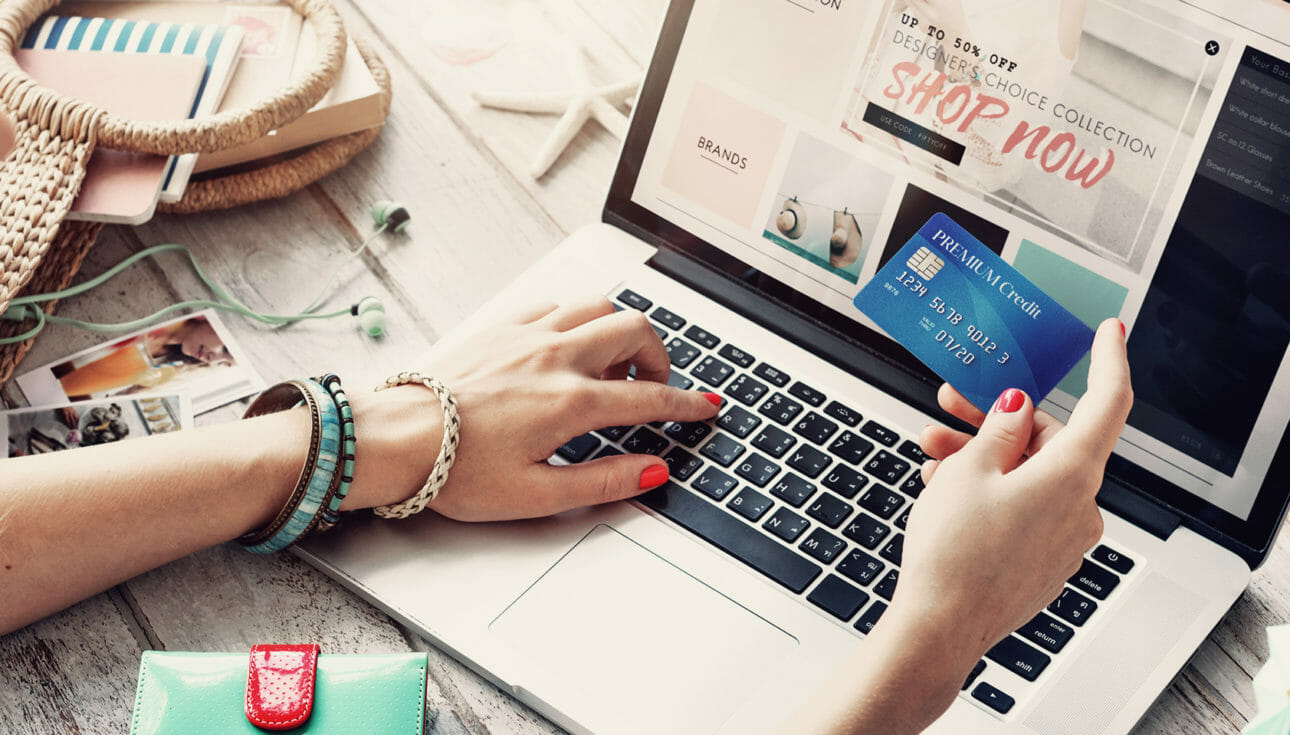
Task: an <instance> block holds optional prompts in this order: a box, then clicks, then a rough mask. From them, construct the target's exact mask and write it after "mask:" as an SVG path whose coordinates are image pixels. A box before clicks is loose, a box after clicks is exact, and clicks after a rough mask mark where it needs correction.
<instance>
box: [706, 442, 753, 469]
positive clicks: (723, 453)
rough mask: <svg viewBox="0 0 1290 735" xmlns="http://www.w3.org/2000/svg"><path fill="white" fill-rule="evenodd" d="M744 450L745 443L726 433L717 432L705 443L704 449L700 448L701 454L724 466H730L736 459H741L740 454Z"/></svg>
mask: <svg viewBox="0 0 1290 735" xmlns="http://www.w3.org/2000/svg"><path fill="white" fill-rule="evenodd" d="M744 451H745V450H744V445H742V444H740V443H739V442H737V441H735V440H734V439H733V438H731V437H729V436H726V435H725V434H717V435H716V436H714V437H712V440H711V441H709V442H708V443H707V444H704V445H703V449H700V450H699V454H702V455H703V456H705V457H707V458H708V459H710V460H712V461H713V462H716V463H717V464H719V465H721V466H722V467H729V466H730V465H731V464H733V463H734V461H735V460H736V459H739V455H741V454H743V453H744Z"/></svg>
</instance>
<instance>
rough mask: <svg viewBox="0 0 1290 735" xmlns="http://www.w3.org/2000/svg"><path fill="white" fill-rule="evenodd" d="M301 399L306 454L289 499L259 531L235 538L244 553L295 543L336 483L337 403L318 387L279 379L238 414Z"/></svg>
mask: <svg viewBox="0 0 1290 735" xmlns="http://www.w3.org/2000/svg"><path fill="white" fill-rule="evenodd" d="M301 399H303V403H304V404H305V405H306V406H308V407H309V413H310V417H311V418H312V424H313V428H312V431H311V434H310V441H309V454H308V455H307V456H306V458H305V465H304V467H303V468H302V469H301V471H300V477H299V479H298V480H297V481H296V487H295V489H294V490H293V491H292V493H291V497H290V498H289V499H288V501H287V503H286V505H284V506H283V508H282V510H281V511H280V512H279V513H278V515H277V517H276V518H275V519H274V520H273V522H272V523H270V524H269V525H268V526H266V527H265V528H264V529H262V530H261V531H259V532H258V533H255V534H251V535H248V536H244V537H242V538H241V539H238V541H239V542H240V543H242V545H243V546H245V547H246V549H247V551H251V552H254V553H257V554H267V553H271V552H274V551H280V550H282V549H285V548H286V547H288V546H290V545H291V544H293V543H295V542H296V541H297V540H299V539H300V538H302V537H303V536H305V535H306V534H307V533H309V532H310V531H312V530H313V529H314V527H315V526H316V525H317V522H318V521H319V519H320V517H321V515H322V511H323V509H324V508H326V507H329V504H330V502H331V500H332V498H333V497H334V496H335V494H336V491H337V489H338V487H339V483H340V481H341V473H339V472H338V471H337V470H338V469H340V460H341V451H342V441H341V437H342V433H343V429H342V428H341V416H340V410H339V409H338V408H337V403H336V401H335V400H333V399H332V396H331V394H330V393H329V392H328V391H327V389H325V388H323V386H321V385H319V384H318V383H316V382H314V381H312V380H288V381H286V382H283V383H279V384H277V385H275V386H273V387H272V388H270V389H269V390H267V391H265V392H264V393H262V394H260V396H259V398H257V399H256V400H255V401H254V402H252V404H251V407H250V408H248V409H247V410H246V413H245V414H244V415H243V418H252V417H255V416H262V415H264V414H267V413H274V412H276V411H281V410H284V409H287V408H292V407H294V406H298V405H300V403H301V402H302V400H301ZM351 433H352V423H351ZM351 471H352V462H351ZM347 491H348V488H347ZM338 505H339V504H338Z"/></svg>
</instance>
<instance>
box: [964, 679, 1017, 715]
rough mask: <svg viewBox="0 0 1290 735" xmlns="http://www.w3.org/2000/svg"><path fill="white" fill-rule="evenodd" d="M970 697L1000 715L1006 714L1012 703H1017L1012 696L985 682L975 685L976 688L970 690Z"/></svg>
mask: <svg viewBox="0 0 1290 735" xmlns="http://www.w3.org/2000/svg"><path fill="white" fill-rule="evenodd" d="M972 698H973V699H975V700H976V701H978V702H981V703H982V704H984V705H985V706H987V707H989V708H990V709H992V710H994V711H995V712H998V713H999V714H1001V715H1006V714H1008V711H1009V710H1011V709H1012V705H1014V704H1016V703H1017V702H1016V700H1014V699H1013V698H1012V697H1009V696H1008V695H1007V694H1004V693H1003V692H1001V691H999V690H998V689H995V688H994V687H992V686H990V685H989V684H986V683H985V682H981V683H980V684H977V685H976V689H973V690H972Z"/></svg>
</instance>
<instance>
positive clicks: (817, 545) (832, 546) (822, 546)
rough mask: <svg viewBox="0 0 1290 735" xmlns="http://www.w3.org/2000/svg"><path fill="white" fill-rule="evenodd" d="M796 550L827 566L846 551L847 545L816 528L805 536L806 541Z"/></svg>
mask: <svg viewBox="0 0 1290 735" xmlns="http://www.w3.org/2000/svg"><path fill="white" fill-rule="evenodd" d="M798 548H800V549H801V550H802V551H805V552H806V553H808V554H810V555H811V556H813V557H815V558H816V559H819V560H820V561H822V562H824V563H825V564H828V563H829V562H831V561H833V560H834V559H835V558H837V556H838V555H839V554H841V553H842V552H844V551H846V549H847V545H846V542H844V541H843V540H842V539H840V538H838V537H837V536H834V535H833V534H831V533H829V532H828V531H825V530H824V529H822V528H817V529H815V530H814V531H811V535H810V536H807V537H806V540H805V541H803V542H802V545H801V546H799V547H798Z"/></svg>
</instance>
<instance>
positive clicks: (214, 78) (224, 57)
mask: <svg viewBox="0 0 1290 735" xmlns="http://www.w3.org/2000/svg"><path fill="white" fill-rule="evenodd" d="M114 8H115V6H112V7H109V8H96V7H91V8H89V9H90V10H95V9H98V10H110V9H114ZM242 37H243V30H242V28H241V27H239V26H225V25H200V24H193V23H186V22H182V21H180V22H173V23H171V22H160V23H158V22H147V21H145V22H138V21H132V20H128V19H126V18H125V17H116V18H103V17H79V16H48V17H46V18H45V19H44V20H42V21H41V22H39V23H37V24H35V25H33V26H32V27H31V28H30V29H29V30H28V32H27V35H26V36H25V37H24V38H23V41H22V48H25V49H58V50H66V51H92V52H124V53H137V54H182V55H192V56H196V57H198V58H201V59H204V60H205V62H206V69H205V72H204V73H203V75H202V80H201V82H200V83H199V85H198V89H197V99H196V100H195V101H194V102H193V104H192V108H191V109H190V110H189V112H188V114H187V117H190V118H196V117H204V116H207V115H210V114H212V113H213V112H215V110H216V109H217V108H218V106H219V103H220V100H221V99H222V98H223V96H224V93H225V90H226V89H227V88H228V84H229V79H230V78H231V77H232V73H233V70H234V65H235V64H236V63H237V61H238V54H239V51H240V49H241V46H242ZM196 162H197V155H196V154H192V153H190V154H185V155H182V156H174V157H172V158H171V160H170V162H169V164H168V165H167V169H166V174H165V179H164V180H163V182H162V190H161V196H160V201H163V202H177V201H179V199H180V198H181V197H182V196H183V193H184V188H185V187H187V186H188V178H189V177H190V176H192V173H193V166H194V165H195V164H196Z"/></svg>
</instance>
